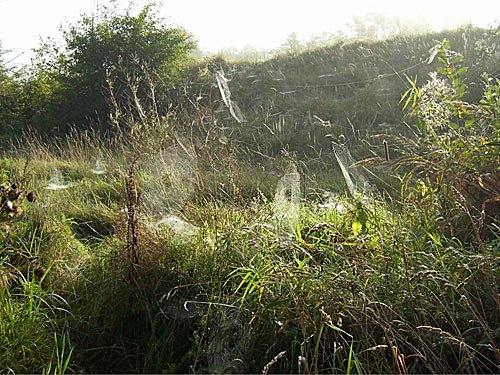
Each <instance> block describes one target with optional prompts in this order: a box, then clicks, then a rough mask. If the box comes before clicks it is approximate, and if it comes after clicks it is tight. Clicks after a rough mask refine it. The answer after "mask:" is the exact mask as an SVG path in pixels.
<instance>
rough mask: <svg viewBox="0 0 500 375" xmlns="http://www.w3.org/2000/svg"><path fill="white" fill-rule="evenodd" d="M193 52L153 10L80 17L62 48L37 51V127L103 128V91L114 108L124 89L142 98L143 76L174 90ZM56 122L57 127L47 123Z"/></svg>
mask: <svg viewBox="0 0 500 375" xmlns="http://www.w3.org/2000/svg"><path fill="white" fill-rule="evenodd" d="M195 47H196V43H195V41H194V40H193V39H192V37H191V35H190V34H188V33H187V32H186V31H185V30H183V29H180V28H169V27H167V26H166V25H165V23H164V20H163V19H161V18H160V17H159V16H158V13H157V12H156V11H155V8H154V6H152V5H148V6H146V7H144V8H143V9H142V10H141V11H140V12H139V13H138V14H136V15H134V14H132V13H131V11H130V10H127V11H126V12H125V13H124V14H116V12H110V11H109V9H107V8H103V9H101V10H100V11H99V12H98V14H96V15H83V16H82V18H81V19H80V21H79V22H78V23H77V24H75V25H71V26H70V27H68V28H67V29H66V30H63V43H62V45H58V44H57V43H54V42H49V43H45V44H44V45H43V46H42V47H41V48H39V49H38V51H37V59H36V67H35V72H34V76H33V78H32V80H33V82H34V83H35V82H36V84H37V86H39V89H40V90H39V91H40V92H44V93H45V94H46V95H44V96H43V98H42V100H41V102H40V103H39V104H40V105H41V106H42V107H44V108H43V109H42V111H43V113H45V116H43V117H42V118H38V119H37V120H36V121H35V123H37V124H36V125H38V126H42V127H45V129H46V130H47V129H49V127H55V128H58V129H61V128H65V127H67V126H68V125H77V126H78V127H80V128H81V127H85V126H89V124H93V125H97V126H98V127H99V128H101V129H102V128H106V127H107V126H108V123H109V121H108V118H109V113H110V111H111V107H110V105H111V104H110V101H109V89H110V87H112V88H113V97H114V98H115V99H116V100H117V101H118V102H119V104H122V103H120V102H121V101H123V100H125V99H124V98H125V97H126V95H125V92H126V91H127V90H129V89H130V85H131V84H133V85H136V86H137V87H136V89H137V93H138V95H143V96H144V97H146V96H147V94H146V92H147V90H146V81H147V79H146V78H147V77H146V74H149V75H151V74H153V75H155V76H156V77H158V78H159V79H160V81H161V82H162V86H163V87H164V88H170V87H172V86H174V85H175V84H176V83H177V82H178V80H179V79H180V77H181V75H182V74H181V73H182V72H183V70H184V69H185V68H186V67H187V64H188V62H189V60H190V58H189V52H190V51H191V50H192V49H194V48H195ZM54 119H57V123H49V122H52V121H54Z"/></svg>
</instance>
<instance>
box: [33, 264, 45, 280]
mask: <svg viewBox="0 0 500 375" xmlns="http://www.w3.org/2000/svg"><path fill="white" fill-rule="evenodd" d="M45 271H46V270H45V268H43V267H42V266H37V267H36V268H35V271H34V274H35V276H36V277H42V276H43V275H44V274H45Z"/></svg>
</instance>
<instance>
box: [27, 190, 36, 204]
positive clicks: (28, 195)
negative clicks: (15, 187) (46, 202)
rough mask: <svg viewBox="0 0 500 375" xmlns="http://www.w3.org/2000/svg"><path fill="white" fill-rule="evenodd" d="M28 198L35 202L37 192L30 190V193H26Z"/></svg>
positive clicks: (29, 200)
mask: <svg viewBox="0 0 500 375" xmlns="http://www.w3.org/2000/svg"><path fill="white" fill-rule="evenodd" d="M26 199H27V200H28V202H30V203H34V202H35V201H36V193H35V192H34V191H30V192H29V193H28V194H26Z"/></svg>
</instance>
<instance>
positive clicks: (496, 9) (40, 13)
mask: <svg viewBox="0 0 500 375" xmlns="http://www.w3.org/2000/svg"><path fill="white" fill-rule="evenodd" d="M115 1H116V2H117V3H118V8H119V9H125V8H126V7H127V5H128V4H129V1H128V0H115ZM146 2H147V1H146V0H135V2H134V3H135V4H136V6H135V7H134V8H133V9H136V8H137V7H141V6H142V5H144V4H145V3H146ZM99 3H105V2H103V0H0V41H1V43H2V49H3V50H4V51H8V53H6V54H4V61H11V64H25V63H28V62H29V61H30V59H31V57H32V56H33V53H32V52H31V51H32V49H33V48H36V47H38V46H39V45H40V38H43V39H46V38H49V37H51V38H56V39H57V37H60V35H61V32H60V28H61V26H62V27H65V26H67V25H68V24H74V23H75V22H76V21H77V20H78V19H79V18H80V16H81V14H84V13H85V14H92V12H93V11H94V10H95V9H96V6H97V4H99ZM465 4H467V3H464V2H462V1H459V0H455V1H448V0H437V1H436V0H340V1H339V0H330V1H328V0H303V1H297V0H244V1H240V0H163V1H161V7H160V12H161V15H162V16H163V17H164V18H165V20H166V23H167V25H169V26H172V27H183V28H185V29H187V30H188V31H189V32H191V33H192V34H193V35H194V36H195V38H196V39H197V40H198V45H199V47H200V49H201V50H203V51H205V52H209V53H210V52H212V53H215V52H218V51H220V50H221V49H224V48H230V47H236V48H238V49H242V48H244V47H245V46H247V45H252V46H254V47H256V48H259V49H273V48H277V47H279V46H280V45H282V44H283V43H284V41H285V40H286V38H287V37H288V36H289V35H290V34H292V33H294V32H296V33H297V35H298V36H299V38H301V39H303V40H307V39H308V38H309V37H311V36H313V35H319V34H321V33H323V32H335V31H336V30H339V29H340V30H341V29H342V28H345V25H346V23H347V22H349V21H351V20H352V17H353V15H355V14H357V15H359V16H363V15H364V14H368V13H370V12H377V13H385V14H388V15H392V16H406V17H411V18H413V17H422V16H424V17H425V18H427V19H428V20H429V21H430V22H431V24H432V25H433V28H434V29H435V30H439V29H442V28H444V27H449V26H453V25H457V24H463V23H472V24H475V25H477V26H483V27H488V26H493V25H496V24H498V22H499V21H500V1H499V0H476V1H474V2H471V3H470V4H471V5H469V4H467V5H465Z"/></svg>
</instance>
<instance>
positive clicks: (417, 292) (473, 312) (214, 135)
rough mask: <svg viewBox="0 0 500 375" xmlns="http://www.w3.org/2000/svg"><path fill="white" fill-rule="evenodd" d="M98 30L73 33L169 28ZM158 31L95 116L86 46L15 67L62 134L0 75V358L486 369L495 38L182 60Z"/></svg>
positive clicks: (404, 40)
mask: <svg viewBox="0 0 500 375" xmlns="http://www.w3.org/2000/svg"><path fill="white" fill-rule="evenodd" d="M101 21H102V23H100V24H99V25H98V27H97V29H96V30H95V29H93V27H94V24H90V23H89V22H90V21H89V20H88V19H85V20H84V21H83V24H82V25H83V26H80V28H78V27H77V28H73V29H71V30H70V31H69V34H66V35H67V36H68V38H69V39H68V41H70V42H72V43H73V42H74V43H77V45H76V46H77V47H78V46H79V47H81V46H87V44H85V43H82V45H78V42H79V41H82V40H84V41H85V40H87V39H86V38H87V37H89V36H92V35H94V36H95V35H98V36H100V37H102V38H104V39H105V41H106V42H108V46H113V48H114V47H115V46H116V43H113V40H114V39H113V35H114V34H113V30H122V29H121V28H122V27H123V28H124V29H126V30H132V29H133V28H132V27H129V26H130V25H133V26H136V29H135V30H136V31H137V30H139V31H138V34H139V35H142V36H144V35H146V36H147V38H150V37H151V36H152V35H154V36H155V38H156V37H158V38H160V39H161V40H163V41H165V39H162V38H163V36H165V35H170V34H169V33H170V31H168V30H166V29H164V28H161V27H160V28H156V26H155V25H156V23H155V22H156V21H155V19H154V17H151V16H150V15H149V13H148V10H147V9H146V10H144V11H143V12H142V13H140V14H139V16H137V17H132V16H130V15H127V16H126V17H123V18H121V17H119V16H116V17H115V16H110V17H109V18H108V19H105V20H101ZM91 26H92V27H91ZM113 28H114V29H113ZM146 31H147V32H146ZM93 33H97V34H93ZM144 33H145V34H144ZM170 36H172V37H179V39H175V38H174V39H175V41H174V42H173V43H174V44H176V43H178V44H177V46H178V47H179V48H180V49H176V48H173V47H172V48H173V51H177V52H178V54H177V55H176V54H175V53H174V54H173V57H172V58H173V60H169V61H164V62H159V63H158V65H157V66H156V67H150V68H148V67H147V65H148V64H146V63H147V62H151V61H156V60H154V59H153V60H151V59H149V58H146V59H145V60H144V61H141V60H140V56H135V59H131V60H130V61H127V62H126V64H125V62H124V61H123V60H122V59H121V58H118V57H116V59H117V60H116V61H113V60H112V59H111V58H110V57H109V56H108V55H106V54H104V52H103V56H104V57H103V60H102V61H106V64H109V65H108V66H106V68H107V69H110V67H111V65H113V64H116V65H113V68H114V69H115V70H113V73H112V74H108V75H107V76H106V75H105V74H104V75H99V79H100V80H101V81H99V82H100V83H99V84H100V85H101V86H106V87H107V88H106V90H107V91H106V92H101V93H100V94H102V97H100V99H102V98H104V99H105V100H103V101H100V102H99V109H100V112H99V113H96V116H97V117H95V118H93V119H92V118H90V120H89V116H90V117H91V114H90V113H91V112H92V111H91V110H89V108H91V107H92V105H93V104H92V103H90V102H89V101H88V100H87V99H88V98H87V97H86V96H85V95H87V94H88V93H83V92H82V93H80V94H81V95H82V96H83V97H85V98H82V100H83V102H82V103H84V105H82V107H78V105H77V104H78V98H79V97H78V96H74V95H73V94H75V92H72V91H71V90H72V88H73V87H74V86H73V84H74V81H73V80H77V78H78V79H79V81H78V82H82V80H83V79H84V78H85V80H87V79H88V80H87V81H85V80H84V81H85V82H87V83H88V85H86V86H85V85H84V86H82V87H83V88H82V90H83V89H85V90H87V89H88V90H90V92H92V90H95V87H94V88H93V89H92V87H90V86H89V85H90V83H91V82H92V80H91V79H89V77H88V76H86V74H84V73H82V70H80V68H82V67H85V69H87V68H88V66H87V65H86V64H87V63H90V62H93V61H94V60H93V59H92V58H90V57H88V56H87V55H85V54H84V53H83V52H88V51H87V50H82V49H80V48H75V49H73V50H72V51H73V54H70V55H64V56H66V57H65V58H66V59H63V58H62V57H61V56H59V59H56V60H55V61H60V62H61V61H62V64H63V65H64V67H65V70H64V71H63V70H58V71H53V70H50V69H48V68H47V69H46V68H44V69H42V70H38V71H37V72H36V73H32V74H34V75H32V76H31V78H26V77H25V78H23V79H26V80H28V81H29V80H30V79H32V78H33V77H35V78H36V79H35V81H36V82H39V83H40V82H41V81H40V80H41V79H42V78H41V77H42V73H43V74H46V75H45V76H44V77H45V78H44V79H46V80H45V81H43V82H44V85H45V86H44V87H45V89H44V90H43V92H39V93H38V94H40V95H42V94H43V95H45V96H44V100H46V101H45V102H43V103H42V104H43V105H42V104H41V105H40V106H39V107H38V108H44V109H47V108H52V109H53V110H54V111H55V110H56V109H57V108H55V107H53V106H54V105H56V104H57V103H58V105H61V106H63V107H61V108H59V109H57V110H58V111H59V110H61V109H63V108H65V107H64V105H68V106H69V107H68V108H72V109H74V112H72V116H74V117H73V118H72V119H73V120H72V121H75V124H76V126H74V127H71V126H69V125H68V123H64V122H55V123H54V124H53V126H49V125H47V123H48V122H50V120H51V119H53V117H51V116H52V115H49V112H47V111H45V112H43V113H41V114H40V113H38V114H37V116H38V117H36V116H34V117H29V120H28V115H29V113H28V112H26V111H25V109H26V108H27V107H29V105H28V104H27V103H32V102H30V101H29V100H28V101H25V100H27V99H26V98H28V97H29V98H30V100H32V99H33V98H34V97H31V96H29V95H28V93H27V91H24V90H28V87H26V86H24V85H23V84H22V82H20V81H18V80H17V78H15V77H13V76H11V75H7V74H6V73H5V72H1V74H3V75H4V76H5V77H3V76H2V77H3V78H2V79H4V80H5V82H9V85H11V86H9V87H11V89H9V90H8V89H7V88H6V86H2V87H3V89H2V90H5V91H4V92H2V93H0V94H2V95H0V96H1V98H2V100H5V101H6V103H10V104H12V105H11V106H9V107H3V108H8V110H7V109H6V110H4V111H0V112H1V114H0V120H1V121H2V122H0V126H1V128H2V131H3V132H4V133H3V134H2V136H3V138H4V140H5V141H6V142H5V147H4V149H3V155H2V158H1V159H0V183H1V185H0V198H1V202H0V224H1V228H0V349H1V350H0V368H1V369H2V370H3V371H4V372H7V373H65V372H86V373H257V372H262V373H264V374H267V373H304V374H305V373H458V372H460V373H498V372H499V371H500V367H499V366H500V344H499V342H500V326H499V321H500V294H499V286H498V283H499V275H500V261H499V260H500V246H499V245H500V231H499V225H500V224H499V212H500V170H499V165H500V164H499V160H500V151H499V150H500V148H499V146H500V144H499V140H500V134H499V133H500V81H499V79H498V76H499V73H500V72H499V71H498V51H497V50H495V46H496V45H497V44H495V43H497V42H498V38H499V34H498V31H497V30H479V29H470V28H465V29H462V30H455V31H450V32H448V33H444V32H443V33H441V34H435V35H421V36H415V37H411V36H404V37H396V38H393V39H388V40H383V41H375V42H359V41H358V42H349V43H346V42H342V43H338V44H335V45H332V46H329V47H322V48H321V49H313V50H308V51H305V52H304V53H301V54H297V55H294V54H281V55H279V56H277V57H275V58H273V59H270V60H268V61H264V62H260V63H255V62H253V63H245V62H237V63H229V62H227V61H225V60H223V59H222V58H221V57H214V58H210V59H208V60H204V61H192V60H190V59H189V58H188V57H187V56H186V55H184V52H186V51H187V50H188V49H189V48H190V47H189V46H190V44H189V40H188V39H189V38H188V39H186V38H187V36H186V35H185V34H183V33H182V32H180V31H175V32H173V34H172V35H170ZM79 38H81V39H79ZM89 38H90V37H89ZM106 38H108V39H109V40H108V39H106ZM90 40H92V39H91V38H90ZM124 40H125V41H128V39H126V38H125V39H124ZM131 40H136V39H135V37H134V38H132V39H131ZM139 40H142V39H139ZM169 40H171V39H169ZM125 44H126V43H125ZM132 44H133V43H132ZM132 44H130V45H132ZM69 45H70V46H73V47H75V45H74V44H71V43H69ZM126 45H127V46H130V45H129V44H126ZM160 46H163V47H164V44H160ZM163 47H162V48H163ZM151 51H153V52H154V53H153V52H152V54H153V56H155V57H157V56H158V55H157V54H156V52H155V51H156V50H155V49H154V48H153V49H152V50H151ZM101 52H102V51H101ZM115 52H116V51H115ZM149 52H150V51H148V53H149ZM119 55H120V53H118V52H116V53H115V55H114V56H119ZM75 56H80V57H79V59H77V60H72V59H73V58H74V57H75ZM110 56H111V55H110ZM142 56H144V55H142ZM84 57H85V58H84ZM118 60H120V61H118ZM77 62H78V63H77ZM83 62H85V64H83ZM95 63H97V62H95ZM79 64H80V65H79ZM169 64H173V65H169ZM99 66H100V67H102V66H101V65H99ZM172 66H174V68H175V69H169V67H172ZM39 68H40V67H39ZM85 69H83V71H85ZM89 69H90V68H89ZM105 70H106V69H104V70H103V71H101V72H100V73H103V72H104V73H105ZM56 72H58V74H61V76H58V77H56V76H55V75H54V74H55V73H56ZM165 72H168V74H170V76H169V75H167V73H165ZM49 73H50V74H49ZM173 73H175V74H173ZM61 77H62V78H64V79H62V78H61ZM82 77H83V78H82ZM217 77H218V79H219V81H218V80H217V79H216V78H217ZM221 77H222V78H221ZM224 79H225V80H226V81H225V82H226V83H227V85H228V87H229V88H230V90H231V91H230V95H228V92H227V91H224V87H223V84H222V83H220V82H222V81H221V80H224ZM165 80H167V81H168V84H167V85H165V86H162V82H164V81H165ZM55 81H57V82H58V83H57V84H55V85H53V86H52V85H51V84H50V82H52V83H53V82H55ZM62 82H64V85H62ZM94 83H95V82H94ZM94 83H92V84H94ZM16 85H17V86H16ZM14 88H15V90H14ZM32 88H33V86H31V89H32ZM49 89H50V90H49ZM64 90H66V91H64ZM21 91H22V92H23V93H24V94H23V95H25V96H24V97H22V95H21V96H20V97H19V98H18V99H19V101H17V102H15V103H14V102H12V101H8V99H9V98H11V99H12V96H15V95H18V94H19V93H20V92H21ZM70 91H71V95H70V96H65V95H64V93H68V92H70ZM46 94H47V95H46ZM49 94H50V95H49ZM9 95H10V96H9ZM75 95H76V94H75ZM223 96H225V98H224V97H223ZM229 96H230V97H229ZM16 98H17V96H16ZM23 98H24V99H23ZM51 98H52V99H54V98H55V99H54V100H55V101H51V100H52V99H51ZM62 98H66V99H67V100H68V101H67V102H65V103H62V102H61V101H60V100H61V99H62ZM35 99H36V98H35ZM38 99H39V97H38ZM38 99H37V100H38ZM49 99H50V100H49ZM98 99H99V98H95V97H94V98H92V100H95V101H97V100H98ZM100 99H99V100H100ZM9 100H10V99H9ZM16 100H17V99H16ZM73 100H74V101H73ZM89 100H90V99H89ZM235 102H237V104H235ZM23 108H24V109H23ZM32 110H33V109H32ZM101 110H102V112H101ZM79 111H81V113H78V112H79ZM54 113H56V112H54ZM105 113H108V114H109V113H111V114H112V115H110V116H109V118H108V120H109V121H108V122H106V124H105V125H103V126H102V127H100V126H96V124H99V122H102V121H107V120H106V119H105V116H104V115H103V114H105ZM42 115H43V116H42ZM40 116H42V117H43V119H42V120H43V121H42V120H40V122H36V121H37V119H40V118H41V117H40ZM79 116H81V117H79ZM103 116H104V117H103ZM78 118H80V120H79V121H82V125H81V126H80V127H79V126H78V125H79V123H78V121H77V120H78ZM82 119H85V121H86V120H89V121H91V120H94V121H95V122H94V123H92V122H91V123H88V122H87V123H85V124H83V121H84V120H82ZM59 120H60V119H59ZM26 121H27V122H28V123H30V124H31V125H33V126H32V128H31V129H28V128H27V127H26V128H24V132H23V134H22V135H20V134H16V133H18V131H17V130H12V129H11V130H10V131H9V130H8V127H9V124H10V125H12V126H14V125H15V126H19V127H24V125H23V124H25V122H26ZM65 121H66V120H65ZM16 124H17V125H16ZM91 125H93V126H91ZM54 128H58V129H59V131H64V132H63V133H59V134H58V135H56V134H54ZM70 128H71V129H70ZM13 134H15V135H16V137H14V136H13ZM341 150H349V151H350V154H352V155H353V158H352V160H351V161H352V163H351V162H350V161H349V160H350V159H347V160H348V161H349V163H348V164H347V165H345V163H344V162H343V161H342V160H346V159H342V158H341V156H342V155H341ZM346 171H347V172H346ZM346 173H347V175H346ZM362 175H363V176H365V177H364V178H366V181H367V182H366V183H362V181H361V180H360V179H361V177H359V176H362ZM349 179H351V183H352V186H350V183H349Z"/></svg>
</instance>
